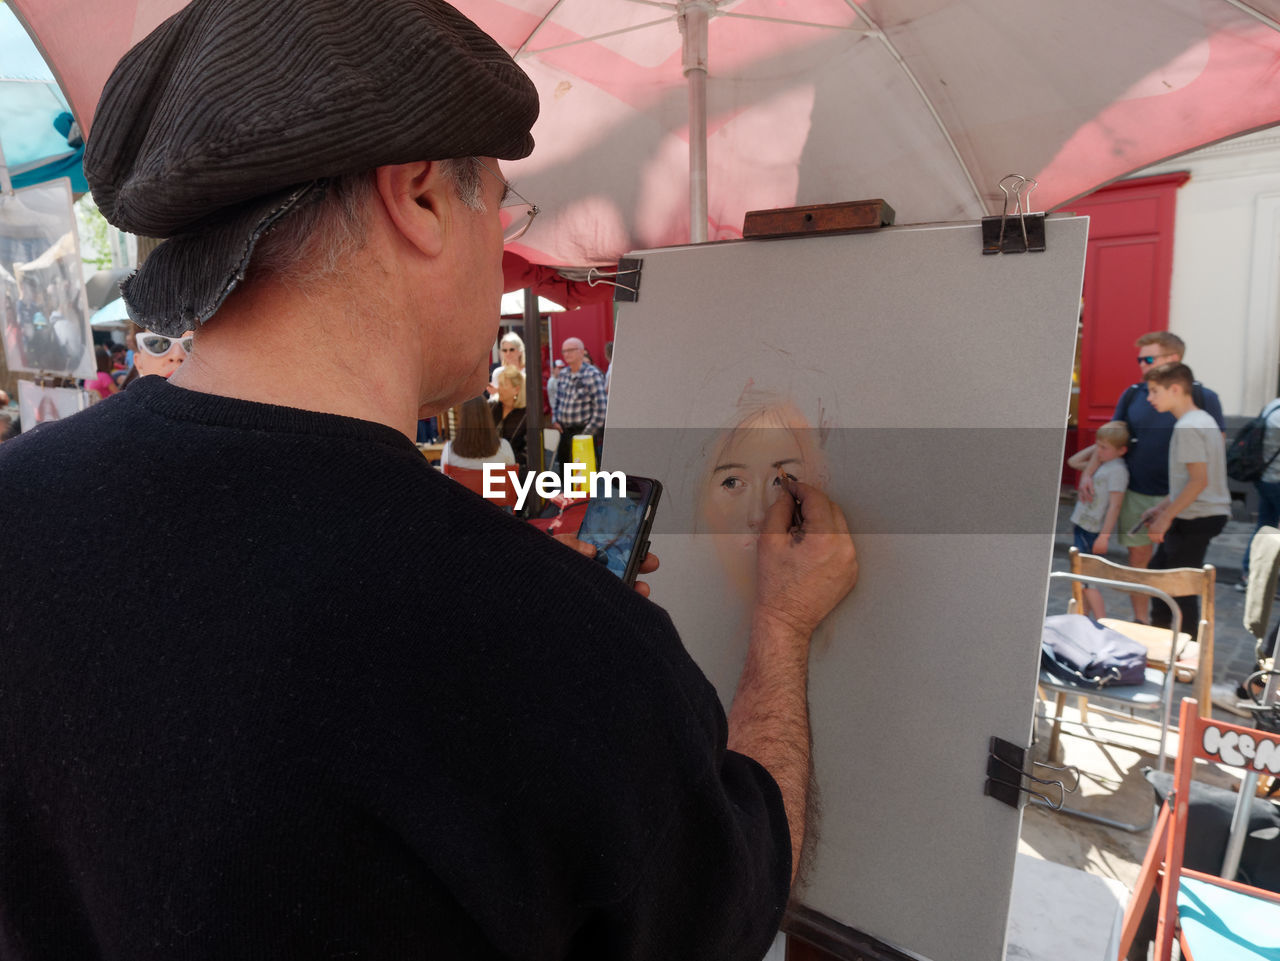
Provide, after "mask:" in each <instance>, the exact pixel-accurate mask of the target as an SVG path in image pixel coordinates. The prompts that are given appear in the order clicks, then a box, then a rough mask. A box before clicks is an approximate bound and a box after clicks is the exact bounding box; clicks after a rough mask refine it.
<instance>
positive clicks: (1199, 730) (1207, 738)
mask: <svg viewBox="0 0 1280 961" xmlns="http://www.w3.org/2000/svg"><path fill="white" fill-rule="evenodd" d="M1178 732H1179V747H1178V760H1177V763H1176V765H1175V768H1174V788H1173V793H1172V794H1171V795H1170V796H1169V798H1168V799H1167V801H1166V802H1165V806H1164V807H1163V808H1162V809H1161V811H1160V817H1159V820H1158V821H1157V822H1156V829H1155V832H1154V833H1153V834H1152V837H1151V844H1150V845H1149V846H1148V848H1147V855H1146V857H1145V858H1144V859H1143V862H1142V868H1141V870H1140V871H1139V873H1138V882H1137V885H1136V886H1135V888H1134V890H1133V896H1132V898H1130V900H1129V906H1128V908H1127V909H1126V910H1125V915H1124V922H1123V924H1122V925H1121V929H1120V952H1119V958H1120V959H1122V961H1123V959H1124V958H1126V957H1127V956H1128V954H1129V950H1130V947H1131V946H1132V945H1133V941H1134V938H1135V936H1136V935H1137V932H1138V929H1139V926H1140V923H1141V920H1142V914H1143V912H1144V910H1145V909H1146V906H1147V903H1148V901H1149V900H1150V898H1151V896H1152V893H1153V892H1155V893H1158V895H1159V899H1160V909H1159V916H1158V920H1157V923H1156V950H1155V954H1154V958H1155V961H1169V959H1170V956H1171V954H1172V950H1173V940H1174V938H1175V937H1176V938H1177V939H1178V943H1179V947H1180V949H1181V952H1182V957H1183V958H1184V959H1188V961H1220V959H1249V961H1263V959H1270V958H1280V894H1276V893H1274V892H1271V891H1264V890H1262V889H1261V888H1255V887H1251V886H1249V885H1246V884H1240V883H1237V882H1236V881H1234V880H1228V879H1225V878H1219V877H1214V876H1213V875H1211V874H1205V873H1204V872H1201V871H1192V870H1190V869H1188V868H1184V867H1183V864H1182V857H1183V850H1184V848H1185V846H1186V834H1187V818H1188V809H1189V804H1190V799H1191V782H1192V774H1193V768H1194V766H1195V762H1196V760H1197V759H1202V760H1206V761H1212V762H1216V763H1218V764H1225V765H1227V766H1229V767H1237V768H1241V769H1243V770H1244V771H1246V772H1253V773H1270V774H1273V775H1274V774H1280V735H1277V734H1270V733H1266V732H1263V731H1258V730H1255V729H1252V728H1247V727H1240V726H1239V725H1236V724H1224V723H1222V722H1221V721H1215V720H1213V719H1212V718H1207V717H1200V716H1199V706H1198V705H1197V703H1196V701H1195V700H1194V699H1192V698H1187V699H1186V700H1184V701H1183V702H1182V711H1181V714H1180V716H1179V724H1178Z"/></svg>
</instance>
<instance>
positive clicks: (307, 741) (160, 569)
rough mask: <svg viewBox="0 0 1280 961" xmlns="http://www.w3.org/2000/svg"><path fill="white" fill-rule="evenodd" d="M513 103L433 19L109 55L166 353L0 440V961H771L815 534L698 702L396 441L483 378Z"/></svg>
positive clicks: (115, 135) (113, 195) (111, 152)
mask: <svg viewBox="0 0 1280 961" xmlns="http://www.w3.org/2000/svg"><path fill="white" fill-rule="evenodd" d="M537 109H538V105H537V97H536V93H535V91H534V88H533V86H532V84H531V83H530V82H529V80H528V79H527V78H526V77H525V75H524V74H523V73H522V72H521V71H520V70H519V68H518V67H517V66H516V65H515V63H514V62H513V61H512V60H511V58H510V57H509V56H508V55H507V54H506V53H505V52H504V51H503V50H502V49H501V48H500V47H499V46H498V45H497V44H496V43H495V42H494V41H492V40H491V39H490V38H489V37H488V36H486V35H485V34H484V33H483V32H482V31H481V30H479V29H478V28H477V27H476V26H475V25H474V24H472V23H471V22H470V21H468V20H466V19H465V18H464V17H463V16H461V15H460V14H459V13H458V12H457V11H455V10H454V9H453V8H452V7H450V6H448V5H446V4H444V3H442V2H438V0H377V2H372V3H365V4H356V5H354V6H353V5H352V4H350V3H348V2H345V0H343V2H337V0H273V2H270V3H268V2H262V0H195V2H193V3H191V4H190V5H189V6H188V7H186V8H185V9H184V10H183V11H181V12H180V13H178V14H177V15H175V16H174V17H172V18H171V19H170V20H168V21H166V22H165V23H164V24H162V25H161V26H160V27H159V28H157V29H156V31H155V32H153V33H152V34H151V35H149V36H148V37H146V38H145V39H144V40H142V41H141V42H140V43H139V44H138V45H137V46H136V47H134V48H133V49H132V50H131V51H130V52H129V53H128V54H127V55H126V56H125V57H124V59H123V60H122V61H121V62H120V64H119V65H118V66H117V68H116V70H115V72H114V73H113V74H112V76H111V79H110V80H109V81H108V83H107V86H106V89H105V91H104V93H103V96H102V99H101V102H100V104H99V107H98V111H97V115H96V117H95V118H94V125H93V129H92V134H91V137H90V139H89V142H88V147H87V152H86V156H85V167H86V173H87V174H88V177H89V180H90V183H91V185H92V188H93V192H94V196H95V198H96V199H97V202H98V204H99V206H100V207H101V209H102V211H103V213H104V214H105V215H106V216H107V218H108V219H109V220H110V221H111V222H112V223H114V224H116V225H118V226H120V227H121V228H123V229H126V230H129V231H132V232H135V233H139V234H147V235H152V236H157V237H162V238H165V239H164V241H163V243H162V244H161V245H160V246H159V247H158V249H157V250H156V251H155V252H154V253H153V254H152V255H151V256H150V257H149V258H148V259H147V261H146V263H145V264H144V265H143V267H142V268H141V269H140V270H139V272H138V273H137V274H136V275H134V276H133V277H132V278H131V279H130V280H129V281H128V282H127V283H126V284H125V285H124V293H125V298H126V301H127V303H128V305H129V308H130V311H131V313H132V315H133V317H134V319H135V320H137V321H138V322H140V323H143V324H144V325H145V326H146V327H148V328H149V329H151V330H154V331H157V332H159V333H162V334H168V335H174V336H176V335H180V334H182V333H183V332H185V331H187V330H195V339H194V346H193V348H192V351H191V355H190V357H189V359H188V360H187V362H186V363H185V364H184V366H183V367H182V368H181V369H180V370H178V371H177V372H176V373H175V374H174V375H173V377H172V378H171V379H170V380H168V381H166V380H164V379H162V378H157V377H144V378H141V379H140V380H138V381H137V382H135V383H134V384H133V385H131V386H130V387H129V389H128V390H126V391H124V392H122V393H120V394H117V395H115V396H113V397H110V398H108V399H107V400H105V401H103V402H102V403H100V404H97V405H95V406H94V407H93V408H91V409H90V410H88V411H85V412H84V413H82V414H80V415H77V416H75V417H71V418H68V419H66V420H64V421H62V422H61V423H59V424H57V425H52V426H50V427H49V428H47V429H45V430H42V431H38V432H36V433H34V434H32V435H24V436H22V437H20V438H18V439H16V440H15V441H13V442H12V443H6V444H5V445H4V447H3V450H0V502H3V503H7V504H21V505H22V506H21V507H20V508H19V509H16V510H14V511H11V512H9V513H8V514H7V515H6V517H5V520H4V528H5V535H6V536H5V551H4V552H2V554H0V583H4V584H5V585H6V596H7V602H6V605H5V606H3V607H0V650H2V651H3V662H2V663H0V957H3V958H5V959H19V961H21V959H34V958H68V959H70V958H75V959H92V958H128V959H131V961H146V959H161V958H164V959H174V958H182V959H222V961H225V959H232V958H250V957H253V958H258V957H261V958H361V959H383V958H386V959H404V958H539V959H552V958H591V959H600V958H629V959H640V958H661V959H670V958H706V959H711V958H715V959H723V958H758V957H760V956H761V955H762V954H763V953H764V951H765V950H766V948H767V947H768V945H769V943H770V940H771V938H772V937H773V935H774V932H775V931H776V929H777V926H778V923H779V919H780V917H781V913H782V910H783V907H784V905H785V903H786V900H787V897H788V892H789V886H790V883H791V881H792V878H793V872H794V868H793V862H794V861H795V860H797V859H796V858H793V857H792V853H793V851H794V852H795V853H796V854H797V855H798V852H799V849H800V845H801V843H802V839H803V837H804V826H805V821H804V816H805V803H806V797H807V795H806V790H807V779H808V764H809V755H808V718H807V708H806V704H805V677H806V673H807V654H808V645H809V636H810V634H811V633H812V631H813V629H814V628H815V627H816V625H817V624H818V623H819V622H820V621H821V620H822V618H823V617H825V615H826V614H827V613H828V612H829V611H830V609H831V608H832V607H833V606H834V605H835V604H836V603H837V602H838V600H839V599H840V598H841V597H842V596H843V595H844V594H845V593H846V592H847V591H848V590H849V588H850V587H851V586H852V584H853V581H854V580H855V578H856V562H855V560H854V554H853V546H852V543H851V541H850V540H849V537H848V533H847V527H846V526H845V525H844V519H843V516H842V515H841V514H840V511H839V509H838V508H837V507H835V506H834V505H832V504H831V503H830V501H828V500H827V499H826V498H825V497H824V496H823V495H822V494H821V493H819V492H818V491H815V490H812V489H809V488H807V487H804V486H803V485H797V486H796V487H795V489H794V491H793V496H794V497H795V498H796V499H798V501H799V503H800V505H801V509H802V511H803V525H802V526H803V529H802V530H801V531H794V530H793V531H788V525H789V524H790V523H791V520H790V518H791V515H792V509H793V507H792V505H793V502H792V499H791V498H788V497H782V498H780V499H779V501H778V503H777V504H776V505H775V509H773V510H771V512H770V514H769V515H768V517H767V518H766V521H765V524H764V531H763V533H762V535H761V538H760V560H759V567H760V572H761V573H760V581H759V594H760V599H759V601H758V603H757V606H756V610H755V613H754V617H753V620H752V629H751V635H750V637H749V638H748V639H745V640H746V644H745V667H744V671H743V675H742V678H741V681H740V684H739V690H738V693H737V695H736V696H735V698H734V701H733V704H732V707H731V709H730V713H729V716H728V718H727V719H726V717H725V714H724V712H723V711H722V709H721V706H720V703H719V700H718V699H717V697H716V694H715V691H714V690H713V689H712V688H711V686H710V684H709V683H708V681H707V680H706V679H705V678H704V677H703V675H702V674H701V673H700V672H699V670H698V669H697V667H696V666H695V665H694V664H693V663H692V661H691V660H690V659H689V657H688V655H687V653H686V652H685V650H684V648H683V647H682V645H681V643H680V639H679V637H678V636H677V635H676V633H675V631H674V629H673V627H672V625H671V622H670V620H669V619H668V618H667V616H666V614H665V613H664V612H663V611H662V609H661V608H659V607H658V606H656V605H655V604H653V603H651V602H650V601H649V600H648V599H647V597H646V596H645V593H647V589H643V590H641V591H639V592H637V591H634V590H630V589H628V588H626V587H624V586H623V585H622V583H621V582H620V581H619V580H618V579H617V578H615V577H614V576H613V575H611V574H610V573H609V572H608V571H606V570H605V569H604V568H602V567H600V566H599V565H597V564H595V563H592V562H591V561H590V560H588V559H587V558H585V557H583V556H582V553H581V552H579V551H577V550H574V549H572V547H573V545H566V544H564V543H559V542H557V541H556V540H553V539H551V538H548V537H547V536H546V535H544V534H542V533H541V532H539V531H536V530H534V529H532V528H530V527H528V526H526V525H522V524H521V523H519V522H518V521H516V520H515V519H513V518H511V517H510V516H508V515H506V514H505V513H503V512H502V511H501V510H499V509H498V508H496V507H493V506H491V505H489V504H487V503H485V502H484V501H483V500H481V499H480V498H478V497H476V496H475V495H474V494H472V493H470V492H469V491H467V490H466V489H464V488H463V487H462V486H461V485H458V484H455V483H454V482H453V481H451V480H449V479H448V478H445V477H444V476H443V475H440V474H439V473H438V472H436V471H434V470H432V469H431V468H430V467H429V466H428V464H427V462H426V461H425V460H424V459H423V457H422V456H421V454H419V453H418V451H417V450H416V448H415V447H414V445H413V443H412V438H413V436H414V432H415V427H416V423H417V421H418V419H419V418H420V417H424V416H428V415H430V414H432V413H434V412H438V411H440V410H443V409H445V408H446V407H448V406H450V405H452V404H456V403H458V402H460V401H462V400H464V399H466V398H468V397H472V396H475V395H477V394H479V393H480V392H481V390H482V389H483V388H484V385H485V383H486V381H487V379H488V367H487V359H488V351H489V345H490V344H491V343H492V341H493V338H494V334H495V328H496V322H497V317H498V303H499V298H500V295H501V291H502V276H501V254H502V245H503V228H502V224H501V220H500V217H499V212H498V211H499V206H500V204H501V201H502V199H503V197H504V196H505V194H506V192H507V190H508V189H509V188H508V185H507V184H506V182H505V180H504V179H503V175H502V172H501V169H500V166H499V161H500V160H511V159H517V158H520V157H523V156H526V155H527V154H528V153H529V152H530V150H531V149H532V147H533V141H532V138H531V136H530V128H531V127H532V125H533V122H534V120H535V118H536V115H537ZM104 529H109V530H112V531H113V532H116V534H115V535H114V543H113V548H114V549H113V557H112V560H110V561H106V560H104V558H103V556H102V555H101V554H100V553H98V552H95V551H92V550H91V549H90V548H89V546H88V545H90V544H92V543H96V542H97V541H98V540H99V539H100V534H101V531H102V530H104ZM584 550H585V548H584ZM494 558H501V562H502V566H503V577H504V581H503V583H504V588H503V593H502V596H501V598H499V597H497V596H495V595H494V594H492V593H491V591H490V590H488V589H487V586H488V585H491V584H492V583H493V575H494V567H493V564H494ZM106 597H116V598H118V599H119V602H118V603H115V604H113V609H112V611H111V612H110V616H108V612H107V611H106V610H104V609H103V608H102V607H101V605H102V603H103V600H102V599H103V598H106ZM423 598H431V599H432V607H431V609H430V610H429V611H428V610H427V608H426V607H425V605H424V603H423V601H422V599H423ZM499 603H500V604H502V605H503V606H504V607H505V608H506V609H510V610H517V611H520V612H521V613H520V620H521V621H522V622H523V623H525V624H530V625H568V626H566V627H563V628H561V627H547V628H544V629H530V630H529V631H527V632H521V631H519V630H504V631H501V632H495V631H494V630H493V623H494V619H493V615H494V611H495V610H497V609H498V607H497V605H498V604H499Z"/></svg>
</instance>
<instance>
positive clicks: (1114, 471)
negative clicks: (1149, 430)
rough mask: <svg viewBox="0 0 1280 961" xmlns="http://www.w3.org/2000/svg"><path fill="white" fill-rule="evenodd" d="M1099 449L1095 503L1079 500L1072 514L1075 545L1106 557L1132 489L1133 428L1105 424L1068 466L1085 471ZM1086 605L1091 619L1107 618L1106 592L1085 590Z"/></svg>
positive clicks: (1120, 422)
mask: <svg viewBox="0 0 1280 961" xmlns="http://www.w3.org/2000/svg"><path fill="white" fill-rule="evenodd" d="M1095 448H1096V449H1097V452H1098V461H1099V467H1098V469H1097V471H1096V472H1095V473H1094V475H1093V489H1094V492H1095V493H1094V495H1093V500H1091V501H1082V500H1077V501H1076V509H1075V510H1074V511H1072V512H1071V523H1072V525H1073V530H1074V532H1075V546H1076V548H1077V549H1078V550H1079V551H1080V552H1081V553H1084V554H1106V553H1107V548H1108V547H1109V546H1110V544H1111V535H1112V534H1114V533H1115V530H1116V521H1118V520H1119V518H1120V503H1121V501H1123V500H1124V492H1125V490H1126V489H1127V488H1128V486H1129V469H1128V468H1127V467H1125V466H1124V453H1125V451H1126V450H1128V449H1129V425H1128V424H1126V423H1125V422H1124V421H1122V420H1113V421H1108V422H1107V423H1105V424H1103V425H1102V426H1101V427H1099V428H1098V433H1097V436H1096V437H1095V439H1094V443H1093V445H1092V446H1090V447H1086V448H1085V449H1084V450H1081V451H1077V452H1076V453H1075V454H1072V455H1071V458H1070V459H1069V460H1068V461H1067V465H1068V466H1070V467H1074V468H1075V469H1076V470H1083V469H1084V467H1085V465H1086V464H1088V463H1089V460H1090V458H1091V457H1092V456H1093V452H1094V450H1095ZM1084 606H1085V613H1086V614H1088V615H1089V616H1090V617H1094V618H1099V617H1104V616H1105V615H1106V608H1105V607H1104V606H1103V603H1102V592H1101V591H1099V590H1098V589H1097V588H1096V587H1086V588H1085V590H1084Z"/></svg>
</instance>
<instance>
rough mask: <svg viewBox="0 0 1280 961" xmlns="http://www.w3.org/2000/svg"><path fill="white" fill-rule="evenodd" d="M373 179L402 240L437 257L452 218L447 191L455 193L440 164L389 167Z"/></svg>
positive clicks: (430, 255)
mask: <svg viewBox="0 0 1280 961" xmlns="http://www.w3.org/2000/svg"><path fill="white" fill-rule="evenodd" d="M374 175H375V183H376V185H377V190H378V196H379V197H380V198H381V200H382V205H383V207H384V208H385V209H386V211H387V216H388V217H389V218H390V219H391V222H392V223H393V224H394V225H395V227H396V229H397V230H398V231H399V233H400V234H401V236H402V237H404V239H405V240H406V241H407V242H408V243H410V244H412V245H413V246H414V247H417V248H418V249H419V250H420V251H422V253H424V254H426V255H427V256H428V257H435V256H438V255H439V253H440V251H441V250H442V249H443V248H444V235H445V221H446V218H447V217H448V216H449V214H448V205H447V199H448V197H447V191H449V190H452V189H453V185H452V183H451V182H450V181H449V180H448V179H447V178H446V177H444V176H443V173H442V171H441V167H440V164H437V163H431V162H429V161H418V162H416V163H407V164H389V165H387V166H385V167H379V168H377V170H375V171H374Z"/></svg>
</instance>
